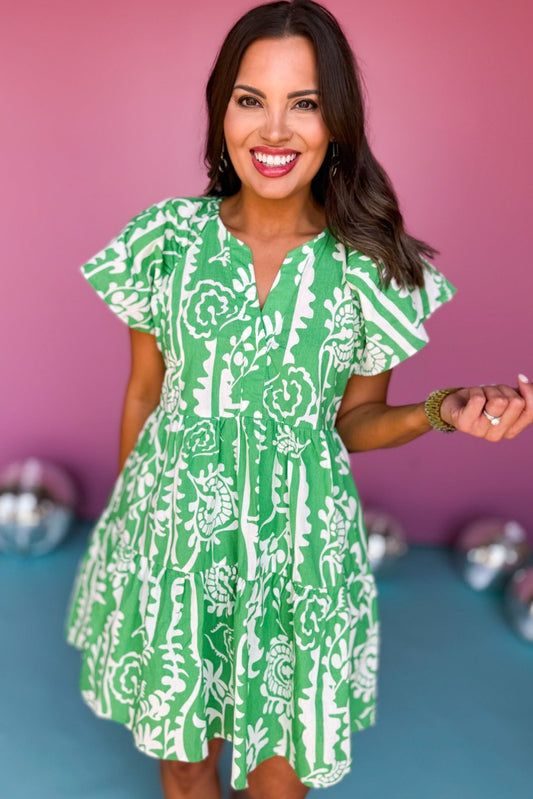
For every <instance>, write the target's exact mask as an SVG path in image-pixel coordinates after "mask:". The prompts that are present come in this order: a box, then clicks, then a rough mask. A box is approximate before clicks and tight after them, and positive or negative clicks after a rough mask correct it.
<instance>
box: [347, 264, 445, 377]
mask: <svg viewBox="0 0 533 799" xmlns="http://www.w3.org/2000/svg"><path fill="white" fill-rule="evenodd" d="M423 260H424V266H425V278H424V286H423V287H420V288H415V289H409V288H402V287H400V286H399V284H398V282H397V281H396V280H394V279H393V280H391V282H390V284H389V285H388V287H387V288H384V287H382V286H381V285H380V281H379V271H378V267H377V266H376V264H375V263H374V262H373V261H372V259H371V258H369V257H368V256H365V255H362V254H361V253H359V252H357V251H355V250H353V251H349V253H348V255H347V258H346V281H347V283H348V284H349V286H350V287H351V289H352V291H353V300H354V304H355V308H354V311H355V318H356V337H355V347H354V357H353V360H352V363H351V366H350V371H349V375H350V377H351V376H352V375H377V374H379V373H380V372H385V371H386V370H388V369H392V368H393V367H394V366H396V364H398V363H400V362H401V361H404V360H405V359H406V358H409V357H410V356H411V355H414V353H415V352H418V350H420V349H422V347H424V346H425V345H426V344H427V343H428V341H429V336H428V334H427V332H426V330H425V328H424V325H423V322H425V320H426V319H428V318H429V317H430V316H431V314H432V313H433V312H434V311H435V310H436V309H437V308H439V307H440V306H441V305H443V304H444V303H445V302H448V301H449V300H450V299H451V298H452V297H453V295H454V294H455V292H456V288H455V286H453V285H452V284H451V283H450V282H449V281H448V280H447V279H446V278H445V277H444V275H443V274H442V273H441V272H439V271H438V270H437V269H435V267H434V266H433V265H432V264H430V263H429V262H428V261H426V260H425V259H423Z"/></svg>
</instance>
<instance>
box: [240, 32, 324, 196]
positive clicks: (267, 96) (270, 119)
mask: <svg viewBox="0 0 533 799" xmlns="http://www.w3.org/2000/svg"><path fill="white" fill-rule="evenodd" d="M224 136H225V139H226V146H227V150H228V153H229V156H230V158H231V161H232V163H233V166H234V168H235V171H236V173H237V175H238V176H239V178H240V180H241V183H242V187H243V189H245V190H247V191H251V192H252V193H254V194H257V195H258V196H260V197H263V198H269V199H282V198H287V197H290V196H293V195H296V194H299V193H301V192H304V193H305V194H310V192H311V181H312V179H313V178H314V176H315V175H316V173H317V172H318V170H319V169H320V166H321V164H322V162H323V160H324V157H325V155H326V151H327V148H328V144H329V142H330V141H331V139H332V137H331V135H330V133H329V131H328V129H327V127H326V125H325V123H324V120H323V118H322V114H321V111H320V97H319V94H318V75H317V67H316V59H315V54H314V50H313V46H312V44H311V42H309V40H308V39H306V38H304V37H302V36H290V37H286V38H283V39H257V40H256V41H255V42H254V43H253V44H251V45H250V47H248V49H247V50H246V51H245V53H244V56H243V58H242V60H241V64H240V67H239V71H238V74H237V79H236V81H235V85H234V87H233V93H232V95H231V99H230V101H229V103H228V108H227V111H226V116H225V118H224Z"/></svg>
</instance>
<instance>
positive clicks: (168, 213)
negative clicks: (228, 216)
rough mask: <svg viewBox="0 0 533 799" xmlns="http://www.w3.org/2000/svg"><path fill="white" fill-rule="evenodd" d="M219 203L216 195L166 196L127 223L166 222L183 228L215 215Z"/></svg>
mask: <svg viewBox="0 0 533 799" xmlns="http://www.w3.org/2000/svg"><path fill="white" fill-rule="evenodd" d="M219 203H220V198H218V197H205V196H201V197H167V198H166V199H164V200H160V201H159V202H157V203H153V204H152V205H150V206H148V207H146V208H144V209H143V210H142V211H139V213H137V214H135V216H134V217H132V219H131V220H130V222H129V223H128V225H129V226H130V227H135V228H142V227H148V226H149V225H150V224H153V223H166V224H167V225H168V226H172V225H174V226H175V227H177V228H183V227H187V226H191V225H193V224H195V223H201V222H202V221H204V220H207V219H210V218H212V217H215V216H217V215H218V206H219Z"/></svg>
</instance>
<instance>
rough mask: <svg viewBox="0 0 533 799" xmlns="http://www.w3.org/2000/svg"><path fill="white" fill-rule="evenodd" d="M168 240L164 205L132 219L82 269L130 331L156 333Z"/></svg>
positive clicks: (99, 294)
mask: <svg viewBox="0 0 533 799" xmlns="http://www.w3.org/2000/svg"><path fill="white" fill-rule="evenodd" d="M164 236H165V215H164V212H163V208H162V204H161V203H160V204H157V205H154V206H151V207H150V208H147V209H145V210H144V211H142V212H141V213H139V214H137V215H136V216H135V217H133V219H131V220H130V221H129V222H128V224H127V225H126V226H125V227H124V228H123V229H122V230H121V231H120V233H119V234H118V235H117V236H115V238H113V239H112V240H111V241H110V242H109V243H108V244H107V246H106V247H104V248H103V249H102V250H100V251H99V252H98V253H96V255H95V256H93V258H91V259H90V261H87V263H84V264H83V265H82V266H81V267H80V271H81V273H82V275H83V276H84V277H85V278H86V280H87V281H88V282H89V283H90V284H91V286H92V287H93V288H94V290H95V291H96V293H97V294H98V296H99V297H101V299H103V300H104V302H106V303H107V305H108V306H109V307H110V308H111V310H112V311H113V313H115V314H116V316H118V317H119V319H121V320H122V321H123V322H125V323H126V324H127V325H128V326H129V327H132V328H135V329H136V330H142V331H144V332H146V333H153V332H154V329H155V320H154V317H153V314H152V303H151V301H152V296H153V292H154V285H153V284H154V269H155V264H157V263H160V261H161V251H162V249H163V241H164Z"/></svg>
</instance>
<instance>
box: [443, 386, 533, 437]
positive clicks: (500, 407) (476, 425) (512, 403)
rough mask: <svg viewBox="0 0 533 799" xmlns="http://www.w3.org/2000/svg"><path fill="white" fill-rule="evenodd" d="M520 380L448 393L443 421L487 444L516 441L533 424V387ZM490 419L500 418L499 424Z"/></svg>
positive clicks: (444, 403)
mask: <svg viewBox="0 0 533 799" xmlns="http://www.w3.org/2000/svg"><path fill="white" fill-rule="evenodd" d="M522 378H523V375H519V377H518V389H514V388H511V386H505V385H494V386H474V387H472V388H462V389H460V390H459V391H454V393H453V394H448V396H447V397H445V398H444V400H443V403H442V405H441V407H440V415H441V418H442V419H443V420H444V421H445V422H447V423H448V424H451V425H453V426H454V427H455V428H457V430H460V431H461V432H463V433H468V434H469V435H472V436H476V438H484V439H486V440H487V441H501V439H502V438H515V436H517V435H518V434H519V433H521V432H522V430H524V429H525V428H526V427H527V426H528V425H530V424H531V422H533V384H532V383H529V382H528V381H527V380H523V379H522ZM486 414H488V415H489V417H494V418H496V419H499V421H498V422H497V423H496V424H493V423H492V422H491V419H490V418H489V417H488V416H487V415H486Z"/></svg>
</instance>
